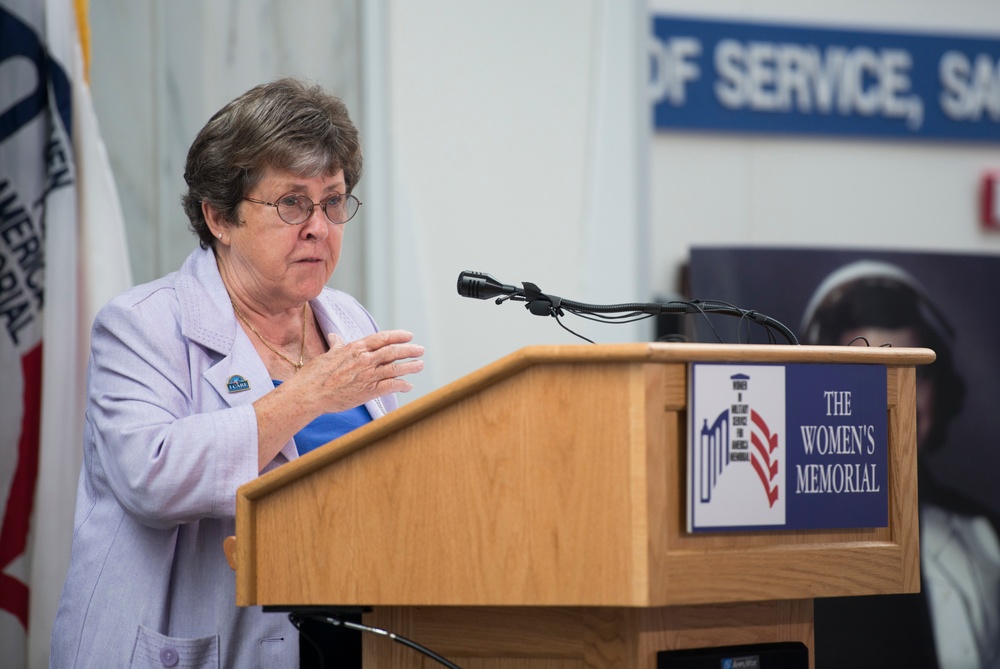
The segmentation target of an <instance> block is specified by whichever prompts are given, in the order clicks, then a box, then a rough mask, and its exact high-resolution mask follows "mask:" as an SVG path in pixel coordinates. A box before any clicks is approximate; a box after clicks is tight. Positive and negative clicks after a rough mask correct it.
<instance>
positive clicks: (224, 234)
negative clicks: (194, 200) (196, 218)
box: [201, 200, 229, 243]
mask: <svg viewBox="0 0 1000 669" xmlns="http://www.w3.org/2000/svg"><path fill="white" fill-rule="evenodd" d="M201 214H202V216H204V217H205V223H206V224H207V225H208V229H209V230H211V231H212V236H213V237H215V238H216V239H218V240H219V241H221V242H223V243H227V242H228V232H229V226H228V225H226V222H225V220H224V219H223V217H222V212H221V211H219V210H218V209H217V208H216V207H215V206H214V205H212V204H210V203H208V202H206V201H205V200H202V201H201Z"/></svg>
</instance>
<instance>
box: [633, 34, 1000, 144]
mask: <svg viewBox="0 0 1000 669" xmlns="http://www.w3.org/2000/svg"><path fill="white" fill-rule="evenodd" d="M650 64H651V71H650V72H651V75H650V92H651V97H652V100H653V116H654V124H655V127H656V128H657V129H658V130H707V131H729V132H763V133H782V134H808V135H816V134H822V135H851V136H861V137H890V138H911V139H939V140H940V139H943V140H978V141H989V142H996V141H1000V39H997V38H988V37H983V38H974V37H959V36H952V35H948V36H944V35H940V36H936V35H923V34H905V33H887V32H869V31H862V30H829V29H819V28H807V27H793V26H785V25H773V24H763V23H735V22H723V21H707V20H696V19H687V18H679V17H671V16H662V15H654V16H653V40H652V46H651V53H650Z"/></svg>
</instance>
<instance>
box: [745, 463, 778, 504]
mask: <svg viewBox="0 0 1000 669" xmlns="http://www.w3.org/2000/svg"><path fill="white" fill-rule="evenodd" d="M750 464H752V465H753V468H754V470H755V471H756V472H757V476H759V477H760V482H761V484H762V485H763V486H764V490H765V491H767V501H768V506H774V503H775V502H777V501H778V484H775V485H774V487H773V488H772V487H771V486H770V484H769V483H768V482H767V474H765V473H764V468H763V467H761V465H760V461H758V460H757V458H750Z"/></svg>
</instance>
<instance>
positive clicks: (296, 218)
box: [243, 193, 361, 225]
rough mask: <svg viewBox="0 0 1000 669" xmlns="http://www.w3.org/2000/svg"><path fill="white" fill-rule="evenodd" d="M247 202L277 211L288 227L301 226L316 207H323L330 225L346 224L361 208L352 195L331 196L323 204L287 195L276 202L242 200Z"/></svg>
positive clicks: (300, 196) (246, 198) (294, 194)
mask: <svg viewBox="0 0 1000 669" xmlns="http://www.w3.org/2000/svg"><path fill="white" fill-rule="evenodd" d="M243 199H244V200H246V201H247V202H253V203H254V204H263V205H266V206H268V207H274V208H275V209H277V210H278V216H279V217H280V218H281V220H283V221H284V222H285V223H288V225H302V224H303V223H305V222H306V221H308V220H309V217H310V216H312V214H313V208H314V207H315V206H316V205H322V206H323V213H324V214H326V217H327V218H328V219H330V222H331V223H338V224H340V223H347V222H348V221H349V220H351V219H352V218H354V215H355V214H356V213H358V209H359V208H360V207H361V200H359V199H358V198H356V197H354V196H353V195H350V194H348V195H333V196H331V197H330V198H329V199H327V200H324V201H323V202H313V201H312V200H310V199H309V198H307V197H306V196H305V195H298V194H296V193H289V194H288V195H282V196H281V197H280V198H278V201H277V202H264V201H263V200H255V199H253V198H252V197H245V198H243Z"/></svg>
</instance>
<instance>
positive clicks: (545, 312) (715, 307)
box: [458, 271, 799, 344]
mask: <svg viewBox="0 0 1000 669" xmlns="http://www.w3.org/2000/svg"><path fill="white" fill-rule="evenodd" d="M521 286H522V288H517V287H515V286H512V285H509V284H505V283H502V282H501V281H498V280H497V279H495V278H493V277H492V276H491V275H489V274H486V273H485V272H471V271H464V272H461V273H460V274H459V275H458V294H459V295H461V296H462V297H473V298H476V299H479V300H485V299H489V298H493V297H495V298H497V299H496V303H497V304H501V303H502V302H504V301H505V300H511V301H513V302H524V303H525V305H524V306H525V308H526V309H527V310H528V311H530V312H531V313H533V314H535V315H536V316H552V317H554V318H555V319H556V320H557V321H558V322H559V324H560V325H561V326H562V327H563V328H565V329H567V330H569V328H566V326H565V325H563V324H562V321H560V320H559V318H560V317H561V316H564V315H565V313H566V312H569V313H571V314H574V315H576V316H581V317H583V318H588V319H590V320H601V321H605V322H607V321H611V322H618V323H628V322H632V321H634V320H640V319H643V318H650V317H652V316H659V315H662V314H701V315H703V316H704V315H707V314H709V313H717V314H727V315H730V316H738V317H739V318H742V319H745V320H749V321H752V322H754V323H757V324H758V325H761V326H762V327H764V328H765V330H767V332H768V335H769V336H770V337H771V338H772V340H773V332H777V333H779V334H780V335H781V336H782V337H784V339H785V340H786V341H787V342H788V343H789V344H798V343H799V340H798V338H797V337H796V336H795V334H794V333H793V332H792V331H791V330H790V329H789V328H788V327H786V326H785V325H784V324H782V323H781V322H779V321H777V320H775V319H773V318H771V317H770V316H767V315H765V314H762V313H760V312H759V311H755V310H752V309H741V308H740V307H737V306H735V305H732V304H729V303H728V302H720V301H713V300H691V301H686V300H672V301H670V302H628V303H624V304H586V303H583V302H575V301H573V300H567V299H564V298H561V297H559V296H557V295H548V294H546V293H544V292H542V290H541V289H540V288H539V287H538V286H537V285H535V284H533V283H531V282H529V281H525V282H523V283H522V284H521ZM569 332H572V333H573V334H574V335H576V336H578V337H580V338H581V339H586V341H591V340H589V339H587V338H586V337H583V336H582V335H579V334H577V333H575V332H573V331H572V330H569Z"/></svg>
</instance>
